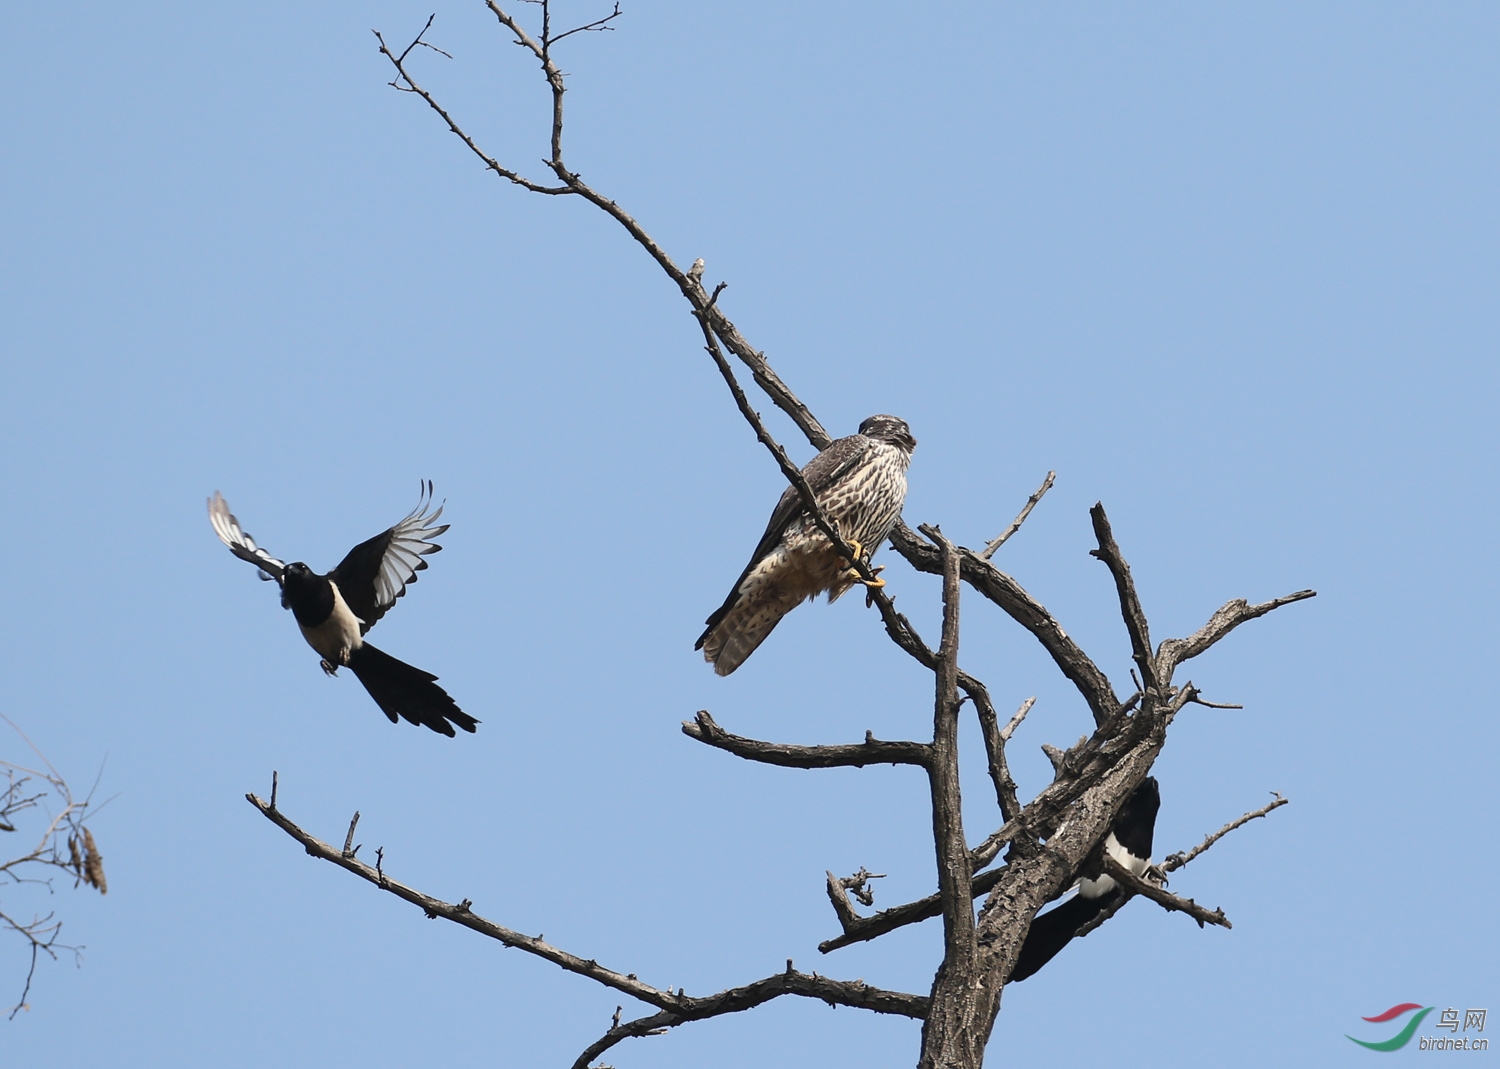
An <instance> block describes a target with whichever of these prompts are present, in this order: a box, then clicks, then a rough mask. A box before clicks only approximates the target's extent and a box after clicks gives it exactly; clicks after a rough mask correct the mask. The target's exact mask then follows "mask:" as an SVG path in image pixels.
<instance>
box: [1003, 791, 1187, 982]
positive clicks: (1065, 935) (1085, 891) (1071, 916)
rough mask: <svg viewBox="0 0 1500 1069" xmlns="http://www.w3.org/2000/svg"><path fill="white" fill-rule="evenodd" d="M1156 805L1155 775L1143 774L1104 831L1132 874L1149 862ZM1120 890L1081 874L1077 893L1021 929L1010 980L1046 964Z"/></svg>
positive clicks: (1108, 846)
mask: <svg viewBox="0 0 1500 1069" xmlns="http://www.w3.org/2000/svg"><path fill="white" fill-rule="evenodd" d="M1160 808H1161V792H1160V790H1158V788H1157V785H1156V777H1154V776H1147V777H1146V778H1145V779H1143V780H1141V785H1140V786H1139V787H1137V788H1136V789H1135V790H1134V791H1133V792H1131V795H1130V797H1129V798H1127V799H1126V800H1125V804H1124V805H1123V806H1121V807H1120V812H1119V813H1117V814H1116V815H1115V822H1114V824H1113V825H1111V826H1110V829H1109V835H1108V836H1107V837H1105V840H1104V850H1105V852H1106V853H1107V854H1109V856H1110V857H1112V858H1114V859H1115V860H1116V861H1118V862H1119V863H1120V865H1121V866H1123V867H1124V868H1127V869H1129V870H1130V871H1131V872H1133V873H1135V874H1136V875H1137V876H1140V875H1143V874H1144V873H1145V872H1146V870H1147V869H1148V868H1149V867H1150V866H1151V838H1152V835H1153V834H1154V833H1155V831H1156V811H1157V810H1158V809H1160ZM1124 894H1125V892H1124V891H1123V890H1122V889H1121V888H1120V886H1119V884H1117V883H1116V882H1115V880H1114V878H1113V877H1111V876H1106V875H1100V876H1099V877H1098V878H1097V879H1088V878H1087V877H1085V878H1084V879H1082V880H1080V881H1078V894H1077V895H1075V896H1074V897H1072V898H1070V899H1068V901H1066V902H1064V903H1063V904H1062V905H1060V906H1057V907H1055V908H1054V909H1051V910H1048V911H1047V912H1046V913H1042V914H1039V915H1038V916H1037V918H1036V919H1035V920H1033V921H1032V922H1031V931H1029V932H1027V933H1026V942H1025V943H1023V944H1022V945H1021V956H1020V957H1019V958H1017V959H1016V967H1015V968H1014V969H1013V970H1012V971H1011V974H1010V982H1011V983H1016V982H1017V981H1020V980H1024V979H1026V978H1027V977H1028V976H1030V975H1031V974H1032V973H1034V972H1036V971H1037V970H1038V969H1040V968H1041V967H1042V966H1043V965H1046V964H1047V962H1049V961H1051V960H1052V959H1053V957H1055V956H1056V954H1057V952H1058V951H1059V950H1061V949H1062V948H1063V947H1065V946H1067V945H1068V944H1069V943H1070V942H1072V940H1073V937H1074V936H1075V935H1077V934H1078V929H1080V928H1082V927H1083V926H1084V925H1085V924H1087V923H1088V922H1089V921H1091V920H1093V919H1094V918H1095V917H1097V916H1099V914H1101V913H1103V912H1104V911H1105V910H1106V909H1109V908H1110V907H1111V906H1113V905H1114V904H1115V902H1117V901H1118V900H1119V899H1120V897H1121V896H1122V895H1124Z"/></svg>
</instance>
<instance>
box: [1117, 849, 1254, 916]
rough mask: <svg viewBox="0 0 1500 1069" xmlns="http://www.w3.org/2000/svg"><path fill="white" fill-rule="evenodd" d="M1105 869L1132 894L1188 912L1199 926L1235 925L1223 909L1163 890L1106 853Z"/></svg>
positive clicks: (1160, 904) (1164, 906)
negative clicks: (1210, 908) (1205, 906)
mask: <svg viewBox="0 0 1500 1069" xmlns="http://www.w3.org/2000/svg"><path fill="white" fill-rule="evenodd" d="M1104 871H1105V872H1106V873H1107V874H1108V875H1110V876H1112V877H1114V879H1115V882H1116V883H1118V884H1119V885H1120V886H1121V887H1122V888H1124V889H1125V890H1126V891H1128V892H1130V893H1131V894H1137V895H1142V896H1144V897H1146V898H1149V899H1151V901H1153V902H1155V903H1156V904H1157V905H1159V906H1161V908H1162V909H1165V910H1168V911H1175V912H1179V913H1186V914H1187V915H1188V916H1189V917H1192V918H1193V920H1195V921H1197V922H1198V927H1200V928H1202V927H1203V926H1204V925H1205V924H1217V925H1218V926H1219V927H1221V928H1233V927H1234V925H1232V924H1230V923H1229V918H1228V917H1226V916H1224V911H1223V910H1222V909H1215V910H1208V909H1204V908H1203V907H1202V906H1200V905H1198V903H1196V902H1194V901H1193V900H1192V899H1191V898H1178V897H1177V896H1176V895H1174V894H1171V893H1170V892H1168V891H1165V890H1163V889H1162V888H1160V887H1158V886H1156V885H1155V884H1154V883H1148V882H1147V881H1145V880H1143V879H1141V878H1140V877H1139V876H1137V875H1136V874H1135V873H1133V872H1131V871H1130V870H1129V869H1127V868H1126V867H1125V866H1124V865H1121V864H1120V863H1119V862H1118V861H1116V860H1115V859H1114V858H1113V857H1111V856H1109V855H1108V854H1106V855H1104Z"/></svg>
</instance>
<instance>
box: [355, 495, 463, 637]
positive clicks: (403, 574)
mask: <svg viewBox="0 0 1500 1069" xmlns="http://www.w3.org/2000/svg"><path fill="white" fill-rule="evenodd" d="M431 507H432V483H431V482H430V481H425V480H424V481H423V483H422V496H421V499H420V500H418V502H417V507H416V508H414V509H412V511H411V512H410V513H409V514H408V515H407V517H406V518H405V519H404V520H401V521H400V522H399V523H397V524H396V525H395V526H394V527H391V528H388V529H387V530H384V531H381V532H380V533H379V534H378V535H376V536H375V537H374V538H371V539H367V540H366V541H364V542H361V543H360V544H359V545H357V546H355V547H354V548H353V549H351V550H350V551H349V554H348V556H346V557H345V558H344V559H343V560H342V561H340V562H339V566H338V567H337V568H335V569H334V570H333V571H331V572H329V573H328V577H329V578H330V579H332V580H333V581H334V583H335V584H336V585H337V586H338V588H339V592H340V593H341V594H343V596H344V600H345V601H346V602H348V604H349V608H350V609H352V610H353V611H354V615H355V616H358V617H359V619H360V620H361V621H362V623H363V625H364V629H365V630H366V631H368V630H369V629H370V628H372V627H374V626H375V624H376V622H377V621H379V619H380V618H381V617H382V616H384V615H385V614H386V611H387V610H389V609H390V607H391V606H392V605H394V604H395V603H396V599H397V598H399V597H400V596H401V595H403V594H405V593H406V587H407V584H409V583H415V582H416V581H417V573H418V572H420V571H422V570H423V569H425V568H426V567H427V560H426V557H427V555H428V554H429V553H436V552H437V551H438V550H439V549H441V548H442V547H441V546H439V545H438V544H437V543H436V542H434V541H433V539H434V538H436V537H437V536H438V535H440V534H442V533H443V532H444V531H446V530H447V529H448V525H447V524H446V523H438V522H437V521H438V518H439V517H440V516H442V514H443V509H442V507H441V506H439V507H438V508H437V509H436V510H434V511H433V512H430V513H429V512H428V511H427V510H428V509H429V508H431Z"/></svg>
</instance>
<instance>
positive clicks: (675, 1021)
mask: <svg viewBox="0 0 1500 1069" xmlns="http://www.w3.org/2000/svg"><path fill="white" fill-rule="evenodd" d="M245 799H246V800H247V801H248V802H249V803H250V804H251V805H253V806H255V808H256V809H258V810H259V811H260V813H261V814H262V815H263V816H264V817H265V818H266V819H267V820H269V821H271V822H272V823H273V824H275V825H276V826H277V827H278V828H280V829H281V830H282V831H284V832H286V834H287V835H289V836H291V838H293V839H295V840H296V841H297V842H298V843H301V844H302V846H303V848H304V849H305V850H306V851H307V852H308V853H309V854H311V855H312V856H313V857H318V858H322V859H323V860H324V861H329V862H332V863H333V864H335V865H337V866H339V867H340V868H342V869H345V870H347V871H349V872H352V873H354V874H355V875H356V876H359V877H360V878H361V879H363V880H365V881H367V882H369V883H372V884H374V885H375V886H376V887H379V888H380V889H381V890H383V891H386V892H389V893H390V894H393V895H395V896H396V897H397V898H400V899H403V900H404V901H407V902H410V903H412V904H413V905H415V906H418V907H420V908H421V909H422V911H423V912H424V913H426V914H427V916H428V917H432V918H436V917H442V918H443V919H445V920H450V921H453V922H454V923H455V924H461V925H463V926H464V927H465V928H469V929H471V930H473V931H476V932H478V933H480V934H481V935H485V936H488V937H490V938H491V939H494V940H497V941H498V942H500V943H503V944H504V945H505V946H509V947H515V948H516V949H518V950H524V951H526V952H527V953H529V954H534V955H536V956H537V957H539V958H542V959H543V960H545V961H549V962H551V963H552V964H554V965H557V966H558V967H560V968H562V969H566V970H567V971H569V972H573V973H577V974H578V975H580V976H585V977H587V978H588V979H590V980H593V981H595V982H597V983H600V984H603V985H604V986H606V987H610V988H613V989H615V990H616V991H621V992H623V993H625V994H627V995H629V996H630V997H632V998H635V999H639V1000H640V1001H642V1002H644V1003H646V1004H647V1005H651V1006H655V1007H657V1008H658V1009H660V1010H662V1011H663V1012H662V1013H659V1014H656V1015H654V1016H652V1017H648V1018H642V1019H641V1020H638V1021H631V1022H628V1023H626V1024H623V1025H622V1024H615V1025H614V1026H613V1027H611V1028H610V1030H609V1032H608V1033H606V1034H605V1036H604V1038H603V1039H601V1040H599V1041H598V1042H596V1043H595V1044H593V1045H592V1046H590V1048H589V1049H588V1050H587V1051H585V1053H584V1055H583V1056H582V1057H581V1058H580V1059H579V1061H578V1062H577V1063H576V1064H578V1065H584V1066H586V1065H587V1064H588V1062H589V1061H591V1060H592V1059H593V1058H595V1057H596V1056H598V1054H600V1053H601V1052H603V1051H605V1050H607V1049H609V1048H610V1047H612V1046H614V1045H615V1044H616V1043H618V1042H619V1041H620V1040H622V1039H626V1038H629V1037H630V1036H635V1035H649V1034H651V1033H652V1031H654V1030H655V1029H665V1028H671V1027H674V1026H676V1025H679V1024H682V1023H684V1022H686V1021H698V1020H703V1019H705V1018H708V1017H720V1016H723V1015H724V1014H729V1013H739V1012H742V1011H744V1010H748V1009H753V1008H754V1007H756V1006H759V1005H762V1004H763V1003H766V1002H769V1001H771V1000H772V999H775V998H779V997H781V996H782V995H801V996H804V997H807V998H817V999H822V1000H823V1001H825V1002H828V1003H830V1004H833V1005H842V1006H855V1007H859V1008H861V1009H867V1010H873V1011H874V1012H876V1013H891V1014H898V1015H901V1016H905V1017H915V1018H917V1019H921V1018H923V1017H925V1016H926V1014H927V1008H928V1000H927V999H926V998H924V997H922V996H920V995H910V994H906V993H905V992H901V991H886V990H883V989H881V988H877V987H870V986H869V985H867V984H866V983H865V982H864V981H862V980H852V981H845V980H831V979H829V978H827V977H824V976H819V975H817V974H816V973H812V974H806V973H800V972H797V971H796V970H794V969H792V968H791V967H790V964H791V963H790V962H788V968H787V970H786V972H784V973H776V974H774V975H772V976H768V977H766V978H765V979H763V980H757V981H755V982H754V983H752V984H746V985H744V986H742V987H734V988H729V989H728V990H725V991H720V992H719V993H718V994H715V995H708V996H703V997H694V996H691V995H687V994H685V993H683V992H682V991H681V990H679V991H677V992H675V993H674V992H672V991H671V990H670V989H668V990H660V989H658V988H654V987H652V986H651V985H650V984H646V983H643V982H642V981H640V980H638V979H636V977H635V975H634V974H630V975H622V974H621V973H618V972H615V971H614V970H612V969H606V968H604V967H603V966H601V965H600V964H599V963H598V962H597V961H594V960H592V959H588V960H585V959H583V958H580V957H578V956H576V955H574V954H570V953H568V952H567V951H565V950H561V949H559V948H558V947H555V946H552V945H550V944H548V943H546V942H544V941H543V939H542V937H541V936H536V937H532V936H529V935H523V934H521V933H520V932H517V931H514V930H512V929H510V928H506V927H504V926H502V925H499V924H496V923H494V922H493V921H490V920H486V919H485V918H484V917H481V916H479V915H478V914H477V913H475V912H474V911H473V909H472V908H471V906H472V903H471V902H470V901H469V900H468V899H464V900H463V901H462V902H459V903H458V904H456V905H454V904H452V903H449V902H444V901H442V900H441V899H437V898H433V897H432V896H431V895H427V894H424V893H423V892H421V891H418V890H416V889H415V888H412V887H408V886H407V885H406V884H403V883H400V882H398V881H396V880H393V879H391V878H390V877H389V876H387V875H386V874H385V873H384V872H383V871H381V870H380V869H379V868H376V867H372V866H370V865H366V864H365V863H364V862H362V861H359V860H357V859H355V858H354V857H353V856H352V854H349V853H346V852H344V851H341V850H339V849H337V848H335V847H333V846H331V845H330V844H328V843H326V842H323V841H322V840H321V839H318V838H317V837H316V836H314V835H311V834H310V833H308V832H306V831H303V830H302V829H301V828H300V827H298V826H297V825H296V824H294V823H293V822H292V821H291V820H290V819H288V818H287V817H286V816H285V815H284V814H282V813H281V812H280V811H278V810H275V809H272V808H271V806H270V803H268V802H264V801H262V800H261V799H260V798H257V797H256V796H255V795H254V794H247V795H245Z"/></svg>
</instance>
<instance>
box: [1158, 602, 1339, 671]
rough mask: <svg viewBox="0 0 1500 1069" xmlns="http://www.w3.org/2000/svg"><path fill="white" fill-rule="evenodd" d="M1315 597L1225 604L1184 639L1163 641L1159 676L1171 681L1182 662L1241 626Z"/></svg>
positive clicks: (1159, 659)
mask: <svg viewBox="0 0 1500 1069" xmlns="http://www.w3.org/2000/svg"><path fill="white" fill-rule="evenodd" d="M1317 596H1318V592H1317V591H1316V590H1299V591H1297V592H1296V593H1295V594H1287V595H1286V596H1284V597H1280V598H1274V599H1272V600H1271V601H1263V602H1261V603H1260V604H1259V605H1251V604H1250V603H1249V602H1247V601H1246V600H1245V599H1244V598H1235V599H1234V600H1233V601H1229V602H1225V604H1224V606H1223V607H1222V608H1221V609H1219V611H1218V612H1216V613H1214V614H1213V616H1211V617H1209V620H1208V623H1206V624H1204V625H1203V626H1202V627H1200V628H1199V629H1198V630H1197V631H1195V632H1193V634H1192V635H1190V636H1188V637H1187V638H1169V639H1166V640H1165V641H1163V642H1162V644H1161V649H1159V650H1157V653H1156V659H1157V661H1158V662H1159V663H1160V665H1161V669H1162V672H1163V673H1164V674H1166V675H1167V676H1168V678H1170V675H1171V672H1172V671H1173V669H1175V668H1176V667H1177V666H1178V665H1180V664H1182V662H1183V661H1188V660H1191V659H1192V658H1194V657H1197V656H1198V655H1199V654H1200V653H1204V652H1205V651H1207V650H1208V648H1209V647H1210V646H1212V645H1213V644H1214V643H1216V642H1218V641H1219V640H1220V639H1221V638H1223V637H1224V636H1225V635H1227V634H1229V632H1231V631H1233V630H1234V629H1235V628H1236V627H1239V626H1240V624H1243V623H1245V622H1246V621H1249V620H1254V619H1257V618H1259V617H1261V616H1264V615H1265V614H1266V613H1268V612H1271V611H1272V610H1273V609H1279V608H1281V607H1282V606H1283V605H1290V604H1292V603H1293V602H1295V601H1306V600H1307V599H1308V598H1315V597H1317Z"/></svg>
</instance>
